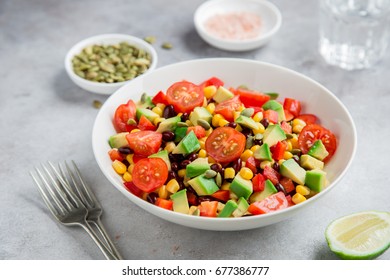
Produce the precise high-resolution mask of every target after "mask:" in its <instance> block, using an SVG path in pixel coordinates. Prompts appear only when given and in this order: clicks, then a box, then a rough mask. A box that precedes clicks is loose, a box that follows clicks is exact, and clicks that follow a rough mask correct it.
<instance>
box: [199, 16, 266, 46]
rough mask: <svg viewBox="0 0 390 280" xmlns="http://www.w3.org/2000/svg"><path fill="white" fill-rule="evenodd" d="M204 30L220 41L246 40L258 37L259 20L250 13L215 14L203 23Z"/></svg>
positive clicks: (259, 30)
mask: <svg viewBox="0 0 390 280" xmlns="http://www.w3.org/2000/svg"><path fill="white" fill-rule="evenodd" d="M205 28H206V30H207V31H208V32H209V33H210V34H212V35H214V36H216V37H219V38H221V39H226V40H237V41H240V40H248V39H253V38H256V37H257V36H259V34H260V32H261V18H260V17H259V16H258V15H256V14H254V13H251V12H230V13H225V14H216V15H215V16H212V17H210V18H209V19H207V21H206V22H205Z"/></svg>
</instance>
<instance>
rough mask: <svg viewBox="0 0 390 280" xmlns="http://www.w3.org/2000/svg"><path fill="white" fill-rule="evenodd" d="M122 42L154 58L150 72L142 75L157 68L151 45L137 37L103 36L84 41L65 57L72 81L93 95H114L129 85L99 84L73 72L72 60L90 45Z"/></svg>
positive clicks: (121, 35) (154, 53) (155, 56)
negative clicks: (122, 87)
mask: <svg viewBox="0 0 390 280" xmlns="http://www.w3.org/2000/svg"><path fill="white" fill-rule="evenodd" d="M120 42H127V43H129V44H130V45H132V46H135V47H137V48H139V49H143V50H145V51H146V52H148V53H149V54H150V56H151V58H152V63H151V64H150V66H149V68H148V70H147V71H146V72H145V73H143V74H142V75H144V74H146V73H147V72H150V71H152V70H153V69H155V68H156V66H157V53H156V51H155V50H154V48H153V47H152V46H151V45H150V44H149V43H147V42H145V41H144V40H142V39H139V38H137V37H133V36H130V35H125V34H103V35H97V36H93V37H89V38H87V39H85V40H82V41H81V42H79V43H77V44H76V45H74V46H73V47H72V48H71V49H70V50H69V51H68V53H67V54H66V56H65V70H66V72H67V73H68V75H69V77H70V79H71V80H72V81H73V82H74V83H75V84H76V85H78V86H79V87H81V88H83V89H85V90H87V91H90V92H93V93H99V94H112V93H113V92H115V91H116V90H117V89H119V88H120V87H121V86H123V85H125V84H126V83H128V82H129V81H124V82H118V83H99V82H93V81H89V80H86V79H83V78H81V77H79V76H78V75H76V74H75V73H74V71H73V66H72V58H73V57H74V56H75V55H77V54H79V53H81V51H82V50H83V49H84V48H85V47H87V46H90V45H113V44H118V43H120Z"/></svg>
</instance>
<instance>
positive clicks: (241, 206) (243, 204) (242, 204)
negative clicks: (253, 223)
mask: <svg viewBox="0 0 390 280" xmlns="http://www.w3.org/2000/svg"><path fill="white" fill-rule="evenodd" d="M248 208H249V203H248V201H246V199H245V198H243V197H240V198H239V199H238V201H237V209H236V210H234V212H233V216H234V217H242V216H243V215H244V214H245V213H246V211H247V210H248Z"/></svg>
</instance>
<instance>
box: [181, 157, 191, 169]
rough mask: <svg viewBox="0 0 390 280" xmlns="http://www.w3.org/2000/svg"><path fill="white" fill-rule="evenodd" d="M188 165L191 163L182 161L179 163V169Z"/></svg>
mask: <svg viewBox="0 0 390 280" xmlns="http://www.w3.org/2000/svg"><path fill="white" fill-rule="evenodd" d="M190 163H191V161H189V160H188V159H186V160H183V161H182V162H180V167H181V168H186V167H187V165H189V164H190Z"/></svg>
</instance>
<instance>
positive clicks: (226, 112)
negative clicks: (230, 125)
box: [214, 95, 242, 122]
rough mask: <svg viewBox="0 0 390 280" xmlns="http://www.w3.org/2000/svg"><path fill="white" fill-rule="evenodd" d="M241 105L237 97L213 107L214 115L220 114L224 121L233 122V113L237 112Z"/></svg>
mask: <svg viewBox="0 0 390 280" xmlns="http://www.w3.org/2000/svg"><path fill="white" fill-rule="evenodd" d="M241 105H242V103H241V101H240V97H239V96H238V95H236V96H234V97H233V98H231V99H228V100H226V101H223V102H221V103H219V104H218V105H217V106H216V107H215V111H214V112H215V114H221V115H222V116H223V117H224V118H225V119H226V120H228V121H229V122H232V121H233V120H234V111H236V110H238V108H240V107H241Z"/></svg>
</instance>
